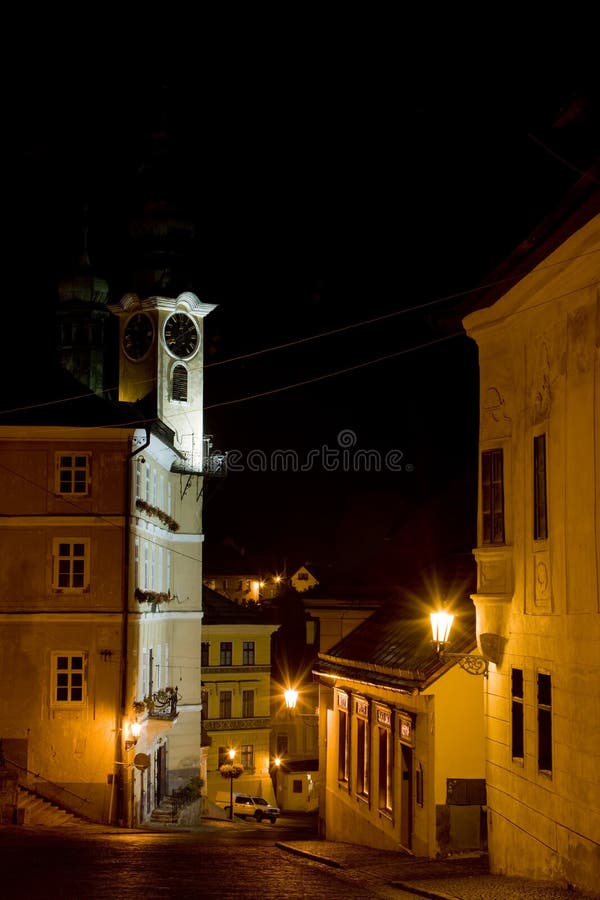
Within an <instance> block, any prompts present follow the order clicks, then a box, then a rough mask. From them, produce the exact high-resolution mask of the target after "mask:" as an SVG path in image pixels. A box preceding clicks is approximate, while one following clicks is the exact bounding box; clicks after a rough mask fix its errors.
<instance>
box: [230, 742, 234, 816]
mask: <svg viewBox="0 0 600 900" xmlns="http://www.w3.org/2000/svg"><path fill="white" fill-rule="evenodd" d="M229 759H230V762H231V765H232V766H233V761H234V759H235V750H234V749H233V747H232V748H231V750H230V751H229ZM229 818H230V819H233V768H232V770H231V778H230V779H229Z"/></svg>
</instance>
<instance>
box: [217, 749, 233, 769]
mask: <svg viewBox="0 0 600 900" xmlns="http://www.w3.org/2000/svg"><path fill="white" fill-rule="evenodd" d="M230 762H231V760H230V759H229V747H219V768H221V766H224V765H225V764H226V763H230Z"/></svg>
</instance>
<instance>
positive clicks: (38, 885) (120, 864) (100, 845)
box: [0, 825, 414, 900]
mask: <svg viewBox="0 0 600 900" xmlns="http://www.w3.org/2000/svg"><path fill="white" fill-rule="evenodd" d="M294 833H295V834H296V835H297V834H298V832H294V831H293V830H290V829H286V828H283V829H278V828H271V827H269V826H266V825H262V826H260V828H258V827H256V826H253V825H249V826H247V827H245V828H239V829H223V828H221V829H217V828H215V831H214V832H212V833H206V832H195V833H189V832H188V833H186V832H177V833H175V834H172V833H171V834H169V833H166V832H160V833H155V832H151V833H150V832H149V833H141V832H139V831H138V832H134V833H132V832H127V831H112V832H111V833H107V832H106V831H104V832H103V831H102V829H100V828H99V829H89V830H87V831H86V830H83V829H79V828H78V829H76V830H75V829H46V830H41V829H29V828H27V827H24V828H20V829H16V828H2V829H0V897H2V900H59V898H60V900H93V898H100V897H102V898H103V900H139V898H145V900H160V898H169V900H187V898H206V900H213V898H214V900H216V898H218V900H254V898H261V900H283V898H299V897H302V898H318V900H322V898H323V897H327V898H328V900H348V898H349V897H351V896H358V895H356V894H354V895H353V894H352V893H349V887H348V883H347V882H346V881H345V880H344V879H343V878H342V877H341V875H342V873H340V872H339V871H337V870H335V869H332V868H331V867H330V866H326V865H323V864H321V863H318V862H312V861H310V860H306V859H303V858H301V857H298V856H296V855H294V854H292V853H286V852H285V851H283V850H281V849H279V848H278V847H276V845H275V842H276V841H277V840H278V839H280V838H282V837H283V836H285V835H286V834H288V835H289V834H292V835H293V834H294ZM360 896H361V897H362V898H365V900H367V898H371V897H373V898H375V897H382V896H394V897H398V896H401V895H399V894H398V893H397V892H396V893H394V894H392V895H388V894H385V893H378V892H374V893H369V892H368V891H367V892H365V891H363V890H361V891H360ZM412 900H414V897H413V898H412Z"/></svg>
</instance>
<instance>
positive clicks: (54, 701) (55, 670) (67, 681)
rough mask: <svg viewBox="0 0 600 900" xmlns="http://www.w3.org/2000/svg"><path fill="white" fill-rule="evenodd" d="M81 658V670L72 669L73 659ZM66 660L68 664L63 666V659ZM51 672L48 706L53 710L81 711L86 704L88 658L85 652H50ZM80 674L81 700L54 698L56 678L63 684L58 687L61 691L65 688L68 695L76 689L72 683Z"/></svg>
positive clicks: (56, 688)
mask: <svg viewBox="0 0 600 900" xmlns="http://www.w3.org/2000/svg"><path fill="white" fill-rule="evenodd" d="M79 657H80V658H81V661H82V666H81V669H78V668H76V667H75V668H74V667H73V665H72V661H73V659H76V658H79ZM65 658H66V659H67V660H68V664H67V665H66V666H64V665H63V661H64V659H65ZM59 660H60V662H61V666H60V668H59ZM51 665H52V672H51V678H50V689H51V695H50V706H51V707H53V708H59V709H82V708H83V707H84V706H85V704H86V702H87V669H88V658H87V653H86V651H85V650H54V651H52V661H51ZM79 674H81V685H80V686H81V699H78V700H70V699H61V700H59V699H58V698H57V696H56V693H57V690H58V687H59V684H58V678H59V676H60V677H61V681H64V683H63V684H61V685H60V687H62V688H63V689H64V688H65V687H66V688H67V690H68V691H69V693H70V692H71V691H72V690H74V689H76V687H77V686H76V685H74V684H73V681H74V680H76V678H77V676H78V675H79Z"/></svg>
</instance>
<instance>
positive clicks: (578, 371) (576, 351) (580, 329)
mask: <svg viewBox="0 0 600 900" xmlns="http://www.w3.org/2000/svg"><path fill="white" fill-rule="evenodd" d="M591 338H592V328H591V324H590V310H589V309H588V308H586V307H584V306H580V307H579V309H576V310H573V312H570V313H569V315H568V317H567V355H568V363H567V365H568V371H569V374H572V375H584V374H586V373H587V372H589V371H590V368H591V366H592V363H593V358H594V353H593V340H592V339H591Z"/></svg>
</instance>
